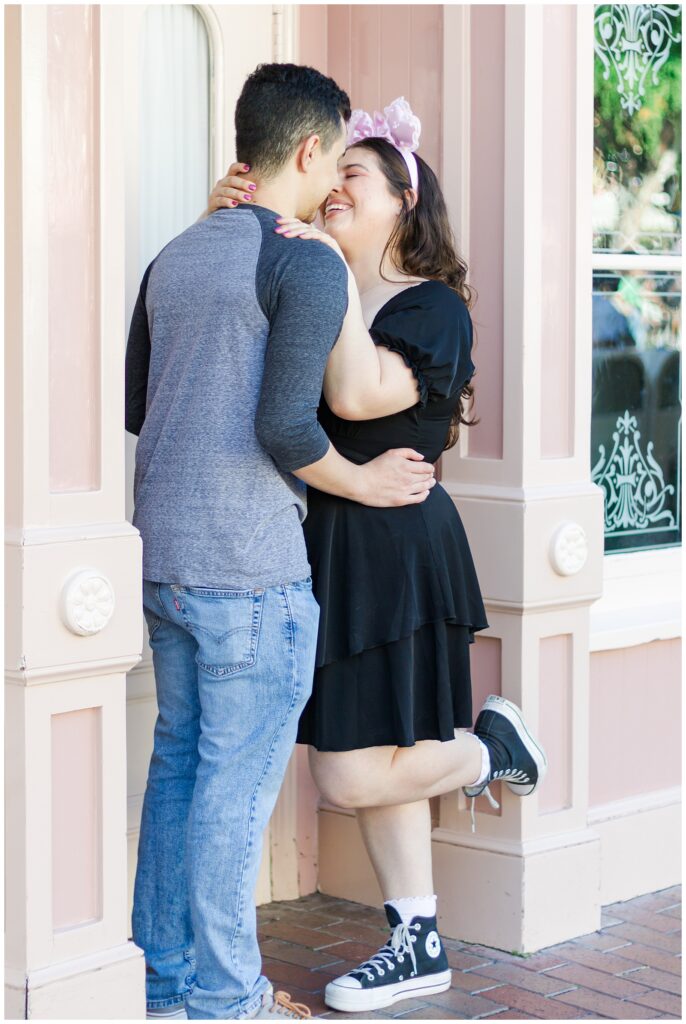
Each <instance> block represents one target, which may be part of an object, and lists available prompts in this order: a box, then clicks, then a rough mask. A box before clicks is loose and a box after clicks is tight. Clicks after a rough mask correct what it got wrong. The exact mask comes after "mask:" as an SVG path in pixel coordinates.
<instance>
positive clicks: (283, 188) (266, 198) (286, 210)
mask: <svg viewBox="0 0 686 1024" xmlns="http://www.w3.org/2000/svg"><path fill="white" fill-rule="evenodd" d="M255 184H256V185H257V188H256V189H255V191H254V192H253V194H252V201H253V203H256V204H257V205H258V206H264V207H266V208H267V209H268V210H273V211H274V213H278V215H279V216H280V217H293V218H295V217H297V215H298V214H297V210H298V202H297V196H296V191H295V188H294V187H293V183H292V182H291V181H290V180H288V178H286V177H285V176H281V177H279V178H274V179H272V180H271V181H260V179H259V178H255Z"/></svg>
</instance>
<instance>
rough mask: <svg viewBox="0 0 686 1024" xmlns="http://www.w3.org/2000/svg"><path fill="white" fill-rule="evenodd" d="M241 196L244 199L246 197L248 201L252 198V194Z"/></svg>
mask: <svg viewBox="0 0 686 1024" xmlns="http://www.w3.org/2000/svg"><path fill="white" fill-rule="evenodd" d="M243 198H244V199H247V200H248V202H250V200H251V199H252V196H243Z"/></svg>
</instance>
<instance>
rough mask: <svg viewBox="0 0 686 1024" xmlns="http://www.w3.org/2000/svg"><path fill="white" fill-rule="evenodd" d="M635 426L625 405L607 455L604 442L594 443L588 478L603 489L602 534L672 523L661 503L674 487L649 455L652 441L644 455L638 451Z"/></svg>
mask: <svg viewBox="0 0 686 1024" xmlns="http://www.w3.org/2000/svg"><path fill="white" fill-rule="evenodd" d="M637 428H638V422H637V420H636V417H635V416H632V415H631V414H630V413H629V410H628V409H627V410H626V411H625V412H624V414H623V415H622V416H618V417H617V429H616V431H614V432H613V434H612V440H613V441H614V446H613V448H612V453H611V454H610V457H609V458H607V459H606V457H605V445H603V444H601V445H598V451H599V453H600V458H599V459H598V461H597V463H596V464H595V466H594V467H593V469H592V471H591V479H592V480H593V482H594V483H596V484H598V485H599V486H600V487H602V488H603V490H604V491H605V536H606V537H607V536H611V535H612V534H617V533H627V532H631V533H635V532H637V531H649V530H651V529H655V528H658V529H659V528H663V529H671V528H673V527H675V526H676V523H675V520H674V515H673V514H672V512H670V510H669V509H666V508H665V507H664V505H665V501H666V499H667V497H668V495H670V494H674V487H673V485H672V484H666V483H665V478H664V474H663V472H662V468H661V467H660V465H659V464H658V463H657V462H656V461H655V459H654V458H653V442H652V441H649V442H648V447H647V448H646V453H645V455H644V454H643V452H642V451H641V447H640V445H639V443H638V442H639V440H640V437H641V434H640V431H639V430H638V429H637ZM658 524H662V525H661V527H660V526H658Z"/></svg>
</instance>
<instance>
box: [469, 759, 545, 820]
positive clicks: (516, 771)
mask: <svg viewBox="0 0 686 1024" xmlns="http://www.w3.org/2000/svg"><path fill="white" fill-rule="evenodd" d="M505 777H507V781H508V782H522V783H524V784H526V783H530V782H531V779H530V777H529V775H528V774H527V773H526V772H525V771H524V769H523V768H501V769H500V770H499V771H496V772H493V774H492V775H491V782H492V781H493V780H494V779H501V778H505ZM482 794H483V795H484V796H485V797H486V798H487V799H488V802H489V803H490V805H491V807H492V808H493V810H494V811H497V810H498V808H499V807H500V804H499V803H498V801H497V800H496V798H495V797H494V796H493V794H492V793H491V791H490V789H489V788H488V785H486V786H485V787H484V789H482V790H481V793H478V794H477V796H481V795H482ZM470 799H471V801H472V806H471V810H470V815H471V819H472V832H476V819H475V817H474V801H475V800H476V796H473V797H470Z"/></svg>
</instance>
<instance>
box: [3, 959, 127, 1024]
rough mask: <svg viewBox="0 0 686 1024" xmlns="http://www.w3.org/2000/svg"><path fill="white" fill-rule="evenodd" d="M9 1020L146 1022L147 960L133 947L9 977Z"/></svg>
mask: <svg viewBox="0 0 686 1024" xmlns="http://www.w3.org/2000/svg"><path fill="white" fill-rule="evenodd" d="M5 979H6V980H5V1018H6V1019H7V1020H28V1019H33V1018H36V1019H39V1020H144V1019H145V960H144V959H143V951H142V950H141V949H139V948H138V946H135V945H134V944H133V942H127V943H125V944H124V945H122V946H116V947H115V948H114V949H107V950H103V951H102V952H99V953H94V954H90V955H87V956H82V957H79V958H78V959H76V960H68V961H65V962H64V963H61V964H55V965H54V966H52V967H46V968H43V969H41V970H38V971H32V972H31V973H30V974H29V975H28V977H27V976H22V975H21V974H20V973H19V972H17V971H14V970H12V969H11V968H10V969H8V970H7V971H6V973H5Z"/></svg>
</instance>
